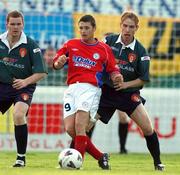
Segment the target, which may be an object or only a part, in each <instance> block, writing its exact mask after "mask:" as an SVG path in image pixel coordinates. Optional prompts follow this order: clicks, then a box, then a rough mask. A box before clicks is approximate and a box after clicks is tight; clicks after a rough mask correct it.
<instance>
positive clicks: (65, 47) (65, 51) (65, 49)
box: [53, 42, 68, 63]
mask: <svg viewBox="0 0 180 175" xmlns="http://www.w3.org/2000/svg"><path fill="white" fill-rule="evenodd" d="M61 55H66V56H67V55H68V42H66V43H64V45H63V47H62V48H60V49H59V50H58V51H57V53H56V55H55V57H54V58H53V63H54V62H56V61H57V59H58V58H59V56H61Z"/></svg>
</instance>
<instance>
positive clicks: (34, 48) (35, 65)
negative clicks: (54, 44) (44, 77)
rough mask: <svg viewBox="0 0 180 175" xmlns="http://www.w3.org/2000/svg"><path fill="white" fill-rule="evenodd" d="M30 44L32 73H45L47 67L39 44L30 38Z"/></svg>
mask: <svg viewBox="0 0 180 175" xmlns="http://www.w3.org/2000/svg"><path fill="white" fill-rule="evenodd" d="M29 45H30V59H31V63H32V72H33V73H47V67H46V64H45V61H44V59H43V55H42V52H41V49H40V48H39V46H38V45H37V44H36V43H35V41H33V40H31V43H29Z"/></svg>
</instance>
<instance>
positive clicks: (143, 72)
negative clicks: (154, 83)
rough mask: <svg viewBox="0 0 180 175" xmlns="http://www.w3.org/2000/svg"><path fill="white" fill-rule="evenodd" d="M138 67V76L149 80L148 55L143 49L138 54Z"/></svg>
mask: <svg viewBox="0 0 180 175" xmlns="http://www.w3.org/2000/svg"><path fill="white" fill-rule="evenodd" d="M138 65H139V66H138V69H139V71H138V72H139V73H140V76H139V78H140V79H141V80H143V81H150V75H149V68H150V56H149V55H148V53H147V51H146V50H145V49H144V50H143V51H142V53H141V55H140V59H139V64H138Z"/></svg>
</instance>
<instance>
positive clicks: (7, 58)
mask: <svg viewBox="0 0 180 175" xmlns="http://www.w3.org/2000/svg"><path fill="white" fill-rule="evenodd" d="M3 61H5V62H9V63H15V62H16V61H17V59H15V58H10V57H4V58H3Z"/></svg>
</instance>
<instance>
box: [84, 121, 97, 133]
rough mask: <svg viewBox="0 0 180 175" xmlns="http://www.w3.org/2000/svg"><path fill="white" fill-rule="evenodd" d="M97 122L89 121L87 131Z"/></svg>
mask: <svg viewBox="0 0 180 175" xmlns="http://www.w3.org/2000/svg"><path fill="white" fill-rule="evenodd" d="M95 123H96V122H94V121H89V124H88V126H87V127H86V132H89V131H90V130H91V128H92V127H93V126H94V125H95Z"/></svg>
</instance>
